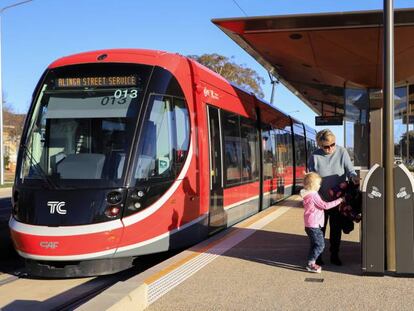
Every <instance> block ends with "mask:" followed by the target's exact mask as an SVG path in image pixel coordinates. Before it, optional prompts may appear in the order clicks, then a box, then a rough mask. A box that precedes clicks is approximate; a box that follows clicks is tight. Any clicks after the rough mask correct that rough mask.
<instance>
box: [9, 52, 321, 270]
mask: <svg viewBox="0 0 414 311" xmlns="http://www.w3.org/2000/svg"><path fill="white" fill-rule="evenodd" d="M314 148H315V131H314V130H313V129H311V128H308V127H307V126H305V125H303V124H302V123H300V122H298V121H296V120H294V119H292V118H290V117H289V116H287V115H285V114H283V113H282V112H280V111H278V110H276V109H275V108H274V107H271V106H270V105H269V104H267V103H265V102H263V101H261V100H259V99H258V98H256V97H255V96H254V95H252V94H249V93H246V92H244V91H242V90H240V89H238V88H237V87H235V86H233V85H232V84H230V83H229V82H227V81H226V80H224V79H223V78H222V77H220V76H219V75H217V74H216V73H214V72H212V71H210V70H209V69H207V68H205V67H204V66H202V65H200V64H198V63H197V62H195V61H193V60H191V59H189V58H186V57H183V56H181V55H177V54H171V53H167V52H161V51H150V50H132V49H128V50H127V49H125V50H121V49H119V50H105V51H94V52H88V53H82V54H77V55H73V56H69V57H64V58H61V59H59V60H57V61H55V62H54V63H52V64H51V65H50V66H49V67H48V68H47V70H46V71H45V73H44V74H43V76H42V78H41V79H40V81H39V84H38V86H37V88H36V90H35V92H34V96H33V102H32V105H31V107H30V110H29V113H28V117H27V120H26V123H25V127H24V130H23V135H22V140H21V145H20V152H19V156H18V167H17V172H16V179H15V185H14V189H13V197H12V203H13V207H12V217H11V219H10V223H9V225H10V229H11V236H12V239H13V242H14V245H15V248H16V250H17V251H18V253H19V254H20V255H21V256H23V257H24V258H25V259H26V266H27V269H28V272H29V273H30V274H32V275H37V276H49V277H65V276H66V277H73V276H87V275H98V274H106V273H112V272H116V271H119V270H122V269H125V268H127V267H129V266H130V265H131V264H132V262H133V259H134V258H135V257H137V256H140V255H144V254H150V253H156V252H163V251H167V250H170V249H174V248H179V247H184V246H187V245H191V244H193V243H196V242H197V241H200V240H202V239H205V238H206V237H208V236H209V235H210V234H212V233H214V232H216V231H218V230H221V229H224V228H226V227H228V226H231V225H233V224H234V223H237V222H239V221H241V220H242V219H245V218H247V217H249V216H251V215H253V214H255V213H257V212H259V211H260V210H262V209H265V208H267V207H269V206H270V205H271V204H273V203H275V202H277V201H279V200H282V199H283V198H285V197H287V196H289V195H291V194H292V193H293V192H294V191H295V188H296V187H298V186H300V183H301V180H302V178H303V174H304V172H305V170H306V162H307V155H308V154H309V153H310V152H311V151H312V150H313V149H314Z"/></svg>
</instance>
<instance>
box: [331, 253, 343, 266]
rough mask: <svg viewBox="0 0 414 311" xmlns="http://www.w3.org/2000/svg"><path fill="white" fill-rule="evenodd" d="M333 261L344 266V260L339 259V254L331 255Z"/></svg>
mask: <svg viewBox="0 0 414 311" xmlns="http://www.w3.org/2000/svg"><path fill="white" fill-rule="evenodd" d="M331 263H333V264H334V265H337V266H342V261H341V259H339V257H338V255H331Z"/></svg>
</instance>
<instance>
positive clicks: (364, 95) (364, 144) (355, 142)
mask: <svg viewBox="0 0 414 311" xmlns="http://www.w3.org/2000/svg"><path fill="white" fill-rule="evenodd" d="M345 96H346V100H345V147H346V149H347V150H348V153H349V156H350V157H351V160H352V161H353V162H354V165H355V166H362V167H368V164H369V158H368V156H369V136H368V135H369V119H368V112H369V99H368V91H367V90H362V89H350V88H347V89H346V90H345Z"/></svg>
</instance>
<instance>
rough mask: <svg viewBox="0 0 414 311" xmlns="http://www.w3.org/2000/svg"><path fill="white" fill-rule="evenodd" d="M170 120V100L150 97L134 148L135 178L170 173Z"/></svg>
mask: <svg viewBox="0 0 414 311" xmlns="http://www.w3.org/2000/svg"><path fill="white" fill-rule="evenodd" d="M171 121H172V99H171V98H170V97H168V96H161V95H153V96H151V99H150V102H149V109H148V112H147V114H146V117H145V124H144V130H143V132H142V134H141V140H140V145H139V148H138V160H137V165H136V169H135V179H137V180H149V179H151V180H154V179H160V178H162V179H165V178H167V179H168V178H171V177H172V176H173V174H172V172H171V168H172V162H173V161H172V160H173V150H172V149H173V148H172V146H173V143H172V122H171Z"/></svg>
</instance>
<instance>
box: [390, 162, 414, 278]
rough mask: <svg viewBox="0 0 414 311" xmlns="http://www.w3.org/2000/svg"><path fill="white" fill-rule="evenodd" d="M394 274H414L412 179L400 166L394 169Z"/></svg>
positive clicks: (413, 185)
mask: <svg viewBox="0 0 414 311" xmlns="http://www.w3.org/2000/svg"><path fill="white" fill-rule="evenodd" d="M394 186H395V196H394V206H395V252H396V264H397V265H396V270H397V271H396V272H397V273H398V274H414V211H413V209H414V205H413V204H414V200H413V193H414V178H413V176H412V175H411V172H410V171H409V170H408V169H407V168H406V167H405V166H404V164H400V165H398V166H397V167H395V168H394Z"/></svg>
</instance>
